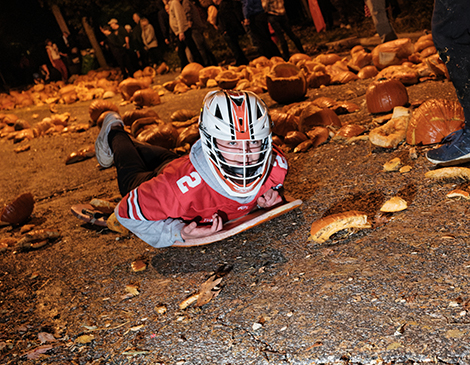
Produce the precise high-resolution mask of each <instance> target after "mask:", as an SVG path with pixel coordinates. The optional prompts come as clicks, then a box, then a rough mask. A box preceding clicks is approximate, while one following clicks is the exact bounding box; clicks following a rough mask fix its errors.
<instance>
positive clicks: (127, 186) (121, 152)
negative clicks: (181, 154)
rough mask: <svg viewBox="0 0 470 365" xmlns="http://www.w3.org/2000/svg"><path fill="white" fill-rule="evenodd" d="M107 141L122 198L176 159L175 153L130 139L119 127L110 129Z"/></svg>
mask: <svg viewBox="0 0 470 365" xmlns="http://www.w3.org/2000/svg"><path fill="white" fill-rule="evenodd" d="M108 141H109V145H110V146H111V149H112V151H113V153H114V165H115V166H116V170H117V178H118V185H119V192H120V193H121V195H122V196H125V195H126V194H127V193H128V192H130V191H131V190H133V189H135V188H136V187H138V186H139V185H140V184H142V183H143V182H145V181H148V180H150V179H152V178H153V177H155V176H157V175H158V174H159V173H160V171H161V169H162V167H163V166H164V165H166V164H167V163H168V162H170V161H172V160H174V159H176V158H178V155H177V154H176V153H174V152H171V151H169V150H167V149H166V148H163V147H160V146H154V145H151V144H148V143H142V142H139V141H137V140H135V139H132V138H131V137H130V136H129V134H127V133H126V132H125V131H124V129H123V128H122V127H121V126H114V127H112V128H111V130H110V132H109V135H108Z"/></svg>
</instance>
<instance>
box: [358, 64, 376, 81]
mask: <svg viewBox="0 0 470 365" xmlns="http://www.w3.org/2000/svg"><path fill="white" fill-rule="evenodd" d="M378 73H379V70H377V67H375V66H374V65H370V66H365V67H363V68H361V69H360V70H359V72H358V73H357V77H358V78H359V79H361V80H365V79H371V78H372V77H375V76H377V74H378Z"/></svg>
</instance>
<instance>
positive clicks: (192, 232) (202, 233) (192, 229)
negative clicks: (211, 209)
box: [181, 213, 224, 240]
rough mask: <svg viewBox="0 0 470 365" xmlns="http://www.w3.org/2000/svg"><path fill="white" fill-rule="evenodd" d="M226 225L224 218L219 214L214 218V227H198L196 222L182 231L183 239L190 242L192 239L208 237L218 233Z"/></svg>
mask: <svg viewBox="0 0 470 365" xmlns="http://www.w3.org/2000/svg"><path fill="white" fill-rule="evenodd" d="M223 226H224V223H223V221H222V218H221V217H219V215H218V214H217V213H215V214H214V215H213V216H212V225H210V226H198V225H197V223H196V222H191V223H190V224H188V225H187V226H185V227H184V228H183V229H182V230H181V237H182V238H183V239H184V240H190V239H192V238H201V237H207V236H210V235H211V234H213V233H215V232H218V231H220V230H221V229H222V227H223Z"/></svg>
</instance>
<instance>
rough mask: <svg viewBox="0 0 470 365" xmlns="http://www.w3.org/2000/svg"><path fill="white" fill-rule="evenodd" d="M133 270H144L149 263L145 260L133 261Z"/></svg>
mask: <svg viewBox="0 0 470 365" xmlns="http://www.w3.org/2000/svg"><path fill="white" fill-rule="evenodd" d="M131 267H132V271H134V272H139V271H144V270H145V269H146V268H147V264H146V263H145V262H144V261H143V260H135V261H133V262H132V263H131Z"/></svg>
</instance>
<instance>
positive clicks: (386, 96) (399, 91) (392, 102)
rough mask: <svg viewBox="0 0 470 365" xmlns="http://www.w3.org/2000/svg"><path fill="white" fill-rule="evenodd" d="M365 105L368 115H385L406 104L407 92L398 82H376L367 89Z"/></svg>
mask: <svg viewBox="0 0 470 365" xmlns="http://www.w3.org/2000/svg"><path fill="white" fill-rule="evenodd" d="M366 103H367V109H368V110H369V113H387V112H389V111H391V110H392V109H393V108H394V107H396V106H404V105H406V104H408V92H407V91H406V87H405V85H403V84H402V83H401V82H400V81H398V80H376V81H373V82H372V83H371V84H370V85H369V87H368V88H367V91H366Z"/></svg>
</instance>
